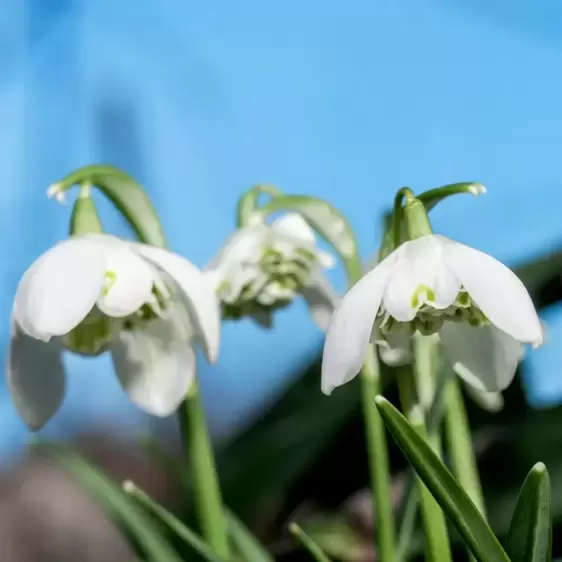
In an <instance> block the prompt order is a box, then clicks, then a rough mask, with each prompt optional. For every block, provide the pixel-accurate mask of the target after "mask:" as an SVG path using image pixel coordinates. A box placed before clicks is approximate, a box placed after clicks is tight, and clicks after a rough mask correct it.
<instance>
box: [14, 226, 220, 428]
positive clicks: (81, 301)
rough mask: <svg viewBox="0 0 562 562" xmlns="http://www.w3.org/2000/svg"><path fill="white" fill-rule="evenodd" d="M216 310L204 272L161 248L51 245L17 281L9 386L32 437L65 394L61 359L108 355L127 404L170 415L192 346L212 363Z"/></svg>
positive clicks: (189, 367)
mask: <svg viewBox="0 0 562 562" xmlns="http://www.w3.org/2000/svg"><path fill="white" fill-rule="evenodd" d="M219 339H220V308H219V303H218V299H217V297H216V295H215V294H214V292H213V289H212V287H210V286H209V283H208V282H207V280H206V279H205V277H204V275H203V273H202V272H201V271H200V270H199V269H197V268H196V267H195V266H194V265H192V264H191V263H190V262H189V261H187V260H186V259H184V258H183V257H181V256H179V255H176V254H174V253H172V252H169V251H167V250H164V249H161V248H156V247H154V246H148V245H145V244H139V243H135V242H130V241H124V240H120V239H118V238H115V237H113V236H107V235H103V234H91V235H85V236H75V237H72V238H70V239H68V240H65V241H63V242H60V243H58V244H57V245H56V246H54V247H53V248H51V249H50V250H49V251H47V252H46V253H45V254H43V255H42V256H41V257H39V258H38V259H37V260H36V261H35V262H34V263H33V264H32V265H31V267H30V268H29V269H28V270H27V271H26V272H25V274H24V275H23V277H22V279H21V281H20V283H19V286H18V289H17V293H16V296H15V302H14V307H13V314H12V334H11V342H10V350H9V357H8V365H7V379H8V386H9V388H10V390H11V392H12V395H13V397H14V402H15V404H16V407H17V409H18V411H19V413H20V414H21V416H22V418H23V419H24V421H25V422H26V424H27V425H28V426H29V427H30V428H31V429H33V430H37V429H40V428H41V427H42V426H43V425H44V424H45V423H46V422H47V421H48V420H49V419H50V418H51V416H52V415H53V414H54V413H55V412H56V411H57V409H58V408H59V406H60V404H61V402H62V400H63V397H64V389H65V374H64V370H63V366H62V360H61V352H62V351H63V349H68V350H71V351H73V352H76V353H80V354H83V355H91V356H95V355H99V354H100V353H103V352H104V351H106V350H109V351H110V353H111V355H112V358H113V363H114V365H115V371H116V374H117V376H118V378H119V381H120V382H121V384H122V386H123V388H124V389H125V390H126V391H127V393H128V394H129V397H130V398H131V400H132V401H133V402H135V403H136V404H137V405H139V406H140V407H141V408H142V409H144V410H145V411H147V412H149V413H151V414H153V415H157V416H167V415H170V414H171V413H172V412H173V411H174V410H175V409H176V408H177V406H178V405H179V404H180V402H181V401H182V399H183V398H184V397H185V395H186V393H187V392H188V390H189V388H190V385H191V383H192V381H193V378H194V375H195V353H194V350H193V346H194V344H195V343H196V342H199V343H201V344H202V346H203V349H204V351H205V354H206V356H207V358H208V360H209V361H211V362H214V361H215V360H216V357H217V353H218V346H219Z"/></svg>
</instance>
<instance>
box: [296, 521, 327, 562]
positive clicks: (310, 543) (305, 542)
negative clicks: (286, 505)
mask: <svg viewBox="0 0 562 562" xmlns="http://www.w3.org/2000/svg"><path fill="white" fill-rule="evenodd" d="M289 532H290V533H291V535H293V537H295V539H296V540H297V541H298V542H299V543H300V544H302V546H303V547H304V548H306V550H308V552H309V553H310V555H311V556H312V558H314V560H316V562H330V559H329V558H328V555H327V554H326V553H325V552H324V551H323V550H322V549H321V548H320V546H319V545H318V544H317V543H316V542H315V541H314V540H312V539H311V538H310V537H309V536H308V535H307V534H306V533H305V532H304V531H303V530H302V529H301V528H300V527H299V526H298V525H297V524H296V523H291V524H290V525H289Z"/></svg>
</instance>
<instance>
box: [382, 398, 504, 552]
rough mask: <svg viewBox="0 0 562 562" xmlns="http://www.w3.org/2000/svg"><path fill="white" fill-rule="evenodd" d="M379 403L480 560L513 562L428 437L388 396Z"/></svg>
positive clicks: (416, 466)
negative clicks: (434, 450)
mask: <svg viewBox="0 0 562 562" xmlns="http://www.w3.org/2000/svg"><path fill="white" fill-rule="evenodd" d="M376 404H377V407H378V409H379V412H380V413H381V416H382V418H383V419H384V422H385V424H386V426H387V428H388V429H389V431H390V433H391V434H392V436H393V437H394V439H395V441H396V443H397V444H398V445H399V447H400V448H401V449H402V451H403V453H404V454H405V455H406V458H407V459H408V461H409V462H410V464H411V465H412V466H413V467H414V469H415V470H416V472H417V473H418V476H419V477H420V478H421V479H422V480H423V482H424V484H425V485H426V486H427V488H428V489H429V491H430V492H431V493H432V494H433V496H434V497H435V499H436V500H437V501H438V503H439V505H440V506H441V508H442V509H443V511H444V512H445V513H446V514H447V515H448V517H449V518H450V519H451V521H452V522H453V524H454V525H455V527H456V528H457V530H458V532H459V533H460V535H461V537H462V538H463V540H464V541H465V543H466V544H467V546H468V547H469V548H470V549H471V551H472V553H473V554H474V556H475V557H476V559H477V560H479V561H480V562H509V558H508V556H507V554H506V553H505V551H504V550H503V548H502V547H501V545H500V543H499V541H498V539H497V538H496V536H495V535H494V533H493V532H492V530H491V529H490V527H489V526H488V524H487V523H486V521H485V520H484V518H483V517H482V515H481V514H480V512H479V511H478V508H477V507H476V506H475V505H474V503H473V502H472V500H471V499H470V498H469V497H468V495H467V494H466V492H465V491H464V490H463V489H462V488H461V487H460V486H459V484H458V483H457V481H456V480H455V479H454V477H453V475H452V474H451V473H450V472H449V470H448V469H447V467H446V466H445V465H444V464H443V463H442V462H441V460H440V459H439V457H438V456H437V455H436V454H435V453H434V452H433V450H432V449H431V447H430V446H429V444H428V443H427V442H426V441H425V440H424V438H423V437H421V436H420V435H419V434H418V432H417V431H416V430H415V429H414V428H413V427H412V426H411V425H410V424H409V423H408V421H407V420H406V418H405V417H404V416H403V415H402V414H401V413H400V412H399V411H398V410H397V409H396V408H395V407H394V406H393V405H392V404H391V403H390V402H388V400H386V399H385V398H383V397H382V396H377V399H376Z"/></svg>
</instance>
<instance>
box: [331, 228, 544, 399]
mask: <svg viewBox="0 0 562 562" xmlns="http://www.w3.org/2000/svg"><path fill="white" fill-rule="evenodd" d="M415 331H419V332H420V333H422V334H424V335H429V334H434V333H439V336H440V339H441V342H442V344H443V347H444V351H445V353H446V355H447V356H448V359H449V360H450V362H451V364H452V366H453V369H454V370H455V372H456V373H457V374H458V375H459V376H460V377H462V378H463V379H464V380H465V381H466V382H467V383H469V384H471V385H472V386H474V387H475V388H476V389H479V390H481V391H487V392H491V391H497V390H503V389H504V388H506V387H507V386H508V385H509V383H510V382H511V380H512V379H513V376H514V374H515V370H516V368H517V364H518V362H519V361H520V360H521V358H522V356H523V352H524V344H525V343H530V344H532V345H533V346H534V347H536V346H539V345H541V344H542V342H543V333H542V329H541V324H540V321H539V318H538V316H537V313H536V311H535V308H534V306H533V303H532V302H531V298H530V296H529V294H528V292H527V290H526V289H525V287H524V285H523V283H522V282H521V281H520V280H519V278H518V277H517V276H516V275H515V274H514V273H513V272H512V271H511V270H510V269H508V268H507V267H506V266H504V265H503V264H501V263H500V262H499V261H497V260H495V259H494V258H492V257H491V256H488V255H487V254H484V253H482V252H480V251H478V250H475V249H473V248H470V247H468V246H465V245H463V244H460V243H457V242H454V241H452V240H449V239H448V238H445V237H443V236H438V235H428V236H423V237H421V238H417V239H414V240H410V241H409V242H406V243H404V244H402V245H401V246H400V247H398V248H397V249H396V250H395V251H394V252H392V253H391V254H389V255H388V256H387V257H386V258H385V259H384V260H382V261H381V262H380V263H379V264H378V265H377V266H376V267H375V268H374V269H372V270H371V271H370V272H369V273H367V274H366V275H365V276H364V277H363V278H362V279H361V280H360V281H359V282H358V283H357V284H356V285H355V286H354V287H352V289H351V290H350V291H349V292H348V293H347V294H346V295H345V296H344V297H343V299H342V301H341V303H340V304H339V306H338V307H337V309H336V310H335V312H334V315H333V317H332V322H331V325H330V328H329V331H328V335H327V338H326V343H325V346H324V355H323V362H322V390H323V391H324V392H325V393H326V394H330V393H331V392H332V390H333V389H334V388H336V387H337V386H340V385H342V384H344V383H346V382H347V381H349V380H351V379H352V378H353V377H355V375H357V373H358V372H359V370H360V369H361V366H362V364H363V361H364V358H365V353H366V350H367V346H368V343H369V342H370V341H371V342H376V343H377V344H379V345H381V346H383V348H385V349H386V350H387V351H388V352H390V353H393V354H394V355H395V357H394V359H395V360H396V361H401V360H403V359H404V357H403V355H404V354H405V353H407V349H408V346H409V340H410V336H411V335H412V334H413V333H414V332H415Z"/></svg>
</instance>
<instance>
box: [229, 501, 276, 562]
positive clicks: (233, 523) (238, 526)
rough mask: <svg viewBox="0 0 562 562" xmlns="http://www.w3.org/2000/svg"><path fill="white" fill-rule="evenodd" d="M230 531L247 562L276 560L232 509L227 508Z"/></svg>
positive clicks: (238, 549) (273, 561) (237, 548)
mask: <svg viewBox="0 0 562 562" xmlns="http://www.w3.org/2000/svg"><path fill="white" fill-rule="evenodd" d="M226 521H227V524H228V531H229V533H230V537H231V539H232V541H233V543H234V546H235V548H236V550H237V551H238V552H239V553H240V554H241V555H242V558H243V560H245V561H247V562H275V559H274V558H273V556H271V554H269V552H267V550H266V549H265V548H264V547H263V546H262V545H261V544H260V542H259V541H258V539H257V538H256V537H255V536H254V535H253V534H252V533H251V532H250V530H249V529H248V528H247V527H246V525H244V523H242V521H241V520H240V519H238V517H237V516H236V515H235V514H234V513H232V511H230V510H228V509H227V510H226Z"/></svg>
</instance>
